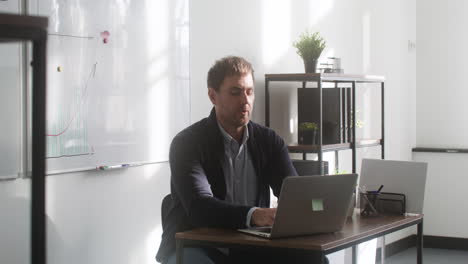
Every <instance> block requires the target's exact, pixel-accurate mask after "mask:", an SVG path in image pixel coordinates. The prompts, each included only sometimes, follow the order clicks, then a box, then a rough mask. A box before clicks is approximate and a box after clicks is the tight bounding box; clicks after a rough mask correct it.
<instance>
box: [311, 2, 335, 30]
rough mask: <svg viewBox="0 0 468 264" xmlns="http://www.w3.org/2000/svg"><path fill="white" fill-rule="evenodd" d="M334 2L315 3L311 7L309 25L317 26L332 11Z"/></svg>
mask: <svg viewBox="0 0 468 264" xmlns="http://www.w3.org/2000/svg"><path fill="white" fill-rule="evenodd" d="M333 2H334V0H320V1H314V2H313V4H310V5H309V19H310V20H309V25H310V26H315V25H317V24H318V22H319V21H320V20H321V19H322V18H324V17H325V16H326V15H327V14H328V13H329V12H330V11H331V9H332V7H333Z"/></svg>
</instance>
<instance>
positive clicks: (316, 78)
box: [265, 73, 385, 174]
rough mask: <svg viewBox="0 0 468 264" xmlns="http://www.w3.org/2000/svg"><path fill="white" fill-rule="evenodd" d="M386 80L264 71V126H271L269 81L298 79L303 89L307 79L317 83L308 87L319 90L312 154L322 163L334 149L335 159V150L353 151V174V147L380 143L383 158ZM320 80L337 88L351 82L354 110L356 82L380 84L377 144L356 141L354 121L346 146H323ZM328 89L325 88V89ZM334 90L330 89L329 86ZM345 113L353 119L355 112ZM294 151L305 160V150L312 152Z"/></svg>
mask: <svg viewBox="0 0 468 264" xmlns="http://www.w3.org/2000/svg"><path fill="white" fill-rule="evenodd" d="M384 81H385V79H384V78H383V77H382V76H369V75H349V74H324V73H305V74H302V73H294V74H265V125H266V126H267V127H269V126H270V87H269V86H270V82H301V83H302V88H306V83H307V82H315V83H317V88H310V89H319V111H320V113H319V123H318V128H319V129H318V131H319V133H318V144H317V149H316V150H315V151H313V153H317V156H318V161H319V164H323V163H322V161H323V152H327V151H335V158H336V160H337V158H338V151H339V150H344V149H351V150H352V171H353V173H356V149H357V148H359V147H369V146H378V145H380V146H381V158H382V159H384V158H385V115H384V109H385V105H384V102H385V82H384ZM323 83H334V84H335V87H334V88H338V84H343V83H345V84H350V85H351V106H350V107H351V109H355V105H356V88H357V87H356V84H358V83H376V84H380V89H381V121H382V122H381V138H380V143H374V144H368V145H366V144H361V145H360V144H359V142H358V141H357V140H356V127H355V124H352V125H351V128H352V130H351V131H348V133H350V134H351V140H350V144H349V146H345V145H344V144H337V146H336V147H333V146H330V147H327V145H325V146H324V145H323V129H322V125H323V116H322V109H323V100H322V99H323V92H322V89H324V87H323ZM327 89H328V88H327ZM330 89H333V88H330ZM348 114H351V117H350V120H356V111H348ZM295 153H303V158H304V159H306V153H311V152H308V151H300V152H295ZM336 162H337V161H336ZM320 172H321V174H323V173H324V168H323V165H321V166H320Z"/></svg>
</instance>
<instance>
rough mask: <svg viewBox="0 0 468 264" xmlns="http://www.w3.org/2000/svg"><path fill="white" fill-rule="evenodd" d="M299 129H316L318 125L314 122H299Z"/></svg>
mask: <svg viewBox="0 0 468 264" xmlns="http://www.w3.org/2000/svg"><path fill="white" fill-rule="evenodd" d="M299 130H301V131H317V130H318V125H317V123H315V122H302V123H300V124H299Z"/></svg>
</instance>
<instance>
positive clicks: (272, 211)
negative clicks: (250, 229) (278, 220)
mask: <svg viewBox="0 0 468 264" xmlns="http://www.w3.org/2000/svg"><path fill="white" fill-rule="evenodd" d="M275 215H276V208H257V209H255V211H253V213H252V219H251V220H250V222H251V224H252V226H272V225H273V222H274V221H275Z"/></svg>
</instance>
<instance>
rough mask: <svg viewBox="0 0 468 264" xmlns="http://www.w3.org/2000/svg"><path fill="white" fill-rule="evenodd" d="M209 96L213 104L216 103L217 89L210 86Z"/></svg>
mask: <svg viewBox="0 0 468 264" xmlns="http://www.w3.org/2000/svg"><path fill="white" fill-rule="evenodd" d="M208 97H209V98H210V101H211V103H212V104H213V105H216V90H215V89H213V88H208Z"/></svg>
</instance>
